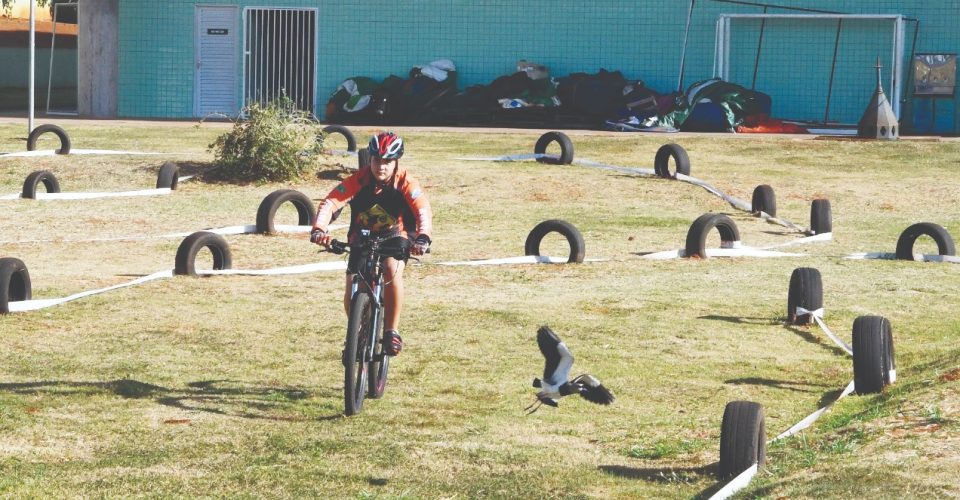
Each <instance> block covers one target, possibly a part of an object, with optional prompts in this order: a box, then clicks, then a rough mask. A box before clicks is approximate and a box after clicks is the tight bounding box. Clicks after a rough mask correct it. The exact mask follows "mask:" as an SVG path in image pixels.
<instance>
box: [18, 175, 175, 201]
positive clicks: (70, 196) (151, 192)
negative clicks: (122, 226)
mask: <svg viewBox="0 0 960 500" xmlns="http://www.w3.org/2000/svg"><path fill="white" fill-rule="evenodd" d="M192 178H193V176H192V175H187V176H185V177H181V178H180V180H179V182H186V181H188V180H190V179H192ZM171 191H172V190H171V189H170V188H156V189H141V190H139V191H116V192H106V193H87V192H79V193H44V192H37V193H36V194H35V197H34V199H37V200H87V199H93V198H121V197H127V196H157V195H164V194H170V193H171ZM21 194H22V193H14V194H8V195H4V196H0V200H19V199H20V198H21Z"/></svg>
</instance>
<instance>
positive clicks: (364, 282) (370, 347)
mask: <svg viewBox="0 0 960 500" xmlns="http://www.w3.org/2000/svg"><path fill="white" fill-rule="evenodd" d="M391 240H393V241H396V242H397V243H398V244H389V243H388V244H386V245H384V243H385V242H390V243H393V241H391ZM404 243H406V240H404V239H400V238H396V236H395V235H391V236H389V237H386V238H383V237H379V236H375V235H371V234H370V231H369V230H366V229H363V230H361V231H360V239H359V241H358V242H357V243H353V244H350V243H345V242H341V241H337V240H333V241H331V242H330V249H329V251H330V252H333V253H335V254H338V255H339V254H343V253H344V252H356V251H359V252H361V258H360V264H359V266H357V267H358V269H357V273H356V274H354V275H353V286H352V289H351V292H350V296H351V298H350V315H349V317H348V319H347V338H346V342H345V343H344V348H343V359H342V361H343V367H344V377H343V396H344V402H345V404H344V413H345V414H346V415H347V416H351V415H356V414H357V413H360V410H361V408H362V407H363V400H364V398H365V397H367V396H369V397H370V398H372V399H379V398H380V397H382V396H383V393H384V391H385V390H386V387H387V373H388V371H389V369H390V356H386V355H385V354H384V352H383V287H384V285H385V283H384V281H383V265H382V264H383V260H384V259H386V258H387V257H393V258H395V259H398V260H402V259H406V258H409V256H410V248H409V245H406V244H404ZM371 374H372V376H370V375H371Z"/></svg>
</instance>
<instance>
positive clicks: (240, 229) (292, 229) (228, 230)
mask: <svg viewBox="0 0 960 500" xmlns="http://www.w3.org/2000/svg"><path fill="white" fill-rule="evenodd" d="M274 227H275V229H276V230H277V232H278V233H309V232H310V231H311V230H312V229H313V227H312V226H293V225H285V224H277V225H276V226H274ZM346 227H348V225H347V224H333V225H331V226H330V228H329V230H330V231H336V230H339V229H344V228H346ZM200 231H210V232H212V233H217V234H220V235H234V234H251V233H255V232H257V226H256V225H254V224H247V225H244V226H227V227H220V228H215V229H200ZM191 234H193V233H192V232H190V233H169V234H160V235H154V236H119V237H116V238H90V239H84V240H54V239H49V240H19V241H0V245H12V244H28V243H91V242H92V243H96V242H106V241H145V240H155V239H163V238H186V237H187V236H190V235H191Z"/></svg>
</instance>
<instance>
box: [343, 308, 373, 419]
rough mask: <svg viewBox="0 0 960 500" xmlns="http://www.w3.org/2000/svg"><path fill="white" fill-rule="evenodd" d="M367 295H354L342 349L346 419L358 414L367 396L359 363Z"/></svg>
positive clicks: (364, 371) (362, 365) (364, 372)
mask: <svg viewBox="0 0 960 500" xmlns="http://www.w3.org/2000/svg"><path fill="white" fill-rule="evenodd" d="M370 303H371V302H370V296H369V295H368V294H366V293H363V292H361V293H357V294H355V295H354V296H353V299H351V301H350V317H349V318H348V319H347V338H346V340H345V341H344V346H343V401H344V405H343V413H344V414H345V415H347V416H348V417H349V416H351V415H356V414H358V413H360V410H362V409H363V398H364V397H365V396H366V395H367V376H368V372H367V369H368V368H369V366H368V365H367V363H366V362H364V361H363V359H362V356H363V348H364V344H365V339H366V329H367V325H368V323H369V322H370V312H371V311H370Z"/></svg>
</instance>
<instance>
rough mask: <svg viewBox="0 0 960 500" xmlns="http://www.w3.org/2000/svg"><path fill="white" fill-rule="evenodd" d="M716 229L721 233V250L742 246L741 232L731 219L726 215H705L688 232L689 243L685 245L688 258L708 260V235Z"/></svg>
mask: <svg viewBox="0 0 960 500" xmlns="http://www.w3.org/2000/svg"><path fill="white" fill-rule="evenodd" d="M714 227H716V228H717V231H719V232H720V242H721V243H720V247H721V248H736V246H737V245H739V244H740V230H739V229H738V228H737V225H736V224H735V223H734V222H733V220H732V219H730V217H727V216H726V215H724V214H714V213H708V214H703V215H701V216H700V217H697V220H695V221H693V224H691V225H690V229H689V230H688V231H687V242H686V244H685V245H684V252H685V254H686V257H687V258H690V257H699V258H701V259H706V258H707V249H706V244H707V235H709V234H710V231H711V230H713V228H714Z"/></svg>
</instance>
